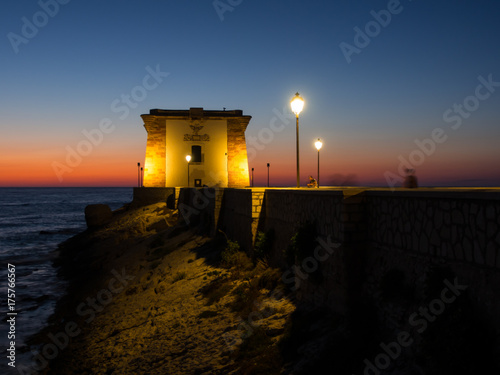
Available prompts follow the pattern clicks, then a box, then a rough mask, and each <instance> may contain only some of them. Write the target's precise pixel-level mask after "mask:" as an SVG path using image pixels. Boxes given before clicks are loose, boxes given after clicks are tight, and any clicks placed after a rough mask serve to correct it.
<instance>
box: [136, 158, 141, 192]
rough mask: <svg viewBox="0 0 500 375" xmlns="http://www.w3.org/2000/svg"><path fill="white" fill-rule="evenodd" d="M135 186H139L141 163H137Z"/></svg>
mask: <svg viewBox="0 0 500 375" xmlns="http://www.w3.org/2000/svg"><path fill="white" fill-rule="evenodd" d="M137 187H141V163H137Z"/></svg>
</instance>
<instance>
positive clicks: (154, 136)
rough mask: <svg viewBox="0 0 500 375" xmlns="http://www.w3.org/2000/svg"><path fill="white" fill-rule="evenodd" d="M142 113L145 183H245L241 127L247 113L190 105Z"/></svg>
mask: <svg viewBox="0 0 500 375" xmlns="http://www.w3.org/2000/svg"><path fill="white" fill-rule="evenodd" d="M141 117H142V119H143V121H144V127H145V128H146V131H147V133H148V139H147V146H146V160H145V166H144V182H143V184H144V186H145V187H174V186H188V185H189V186H192V187H193V186H204V185H207V186H215V185H217V186H221V187H245V186H248V185H249V174H248V158H247V148H246V141H245V130H246V128H247V126H248V123H249V122H250V119H251V118H252V117H251V116H243V111H241V110H232V111H226V110H223V111H208V110H204V109H203V108H190V109H189V110H164V109H152V110H150V112H149V114H147V115H141ZM187 155H190V156H191V161H190V162H189V166H188V162H187V160H186V156H187ZM188 168H189V181H188Z"/></svg>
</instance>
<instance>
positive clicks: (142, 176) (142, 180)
mask: <svg viewBox="0 0 500 375" xmlns="http://www.w3.org/2000/svg"><path fill="white" fill-rule="evenodd" d="M141 187H144V170H143V169H142V167H141Z"/></svg>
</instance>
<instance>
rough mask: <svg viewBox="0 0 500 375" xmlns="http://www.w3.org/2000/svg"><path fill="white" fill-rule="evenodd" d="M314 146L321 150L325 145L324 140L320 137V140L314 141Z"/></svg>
mask: <svg viewBox="0 0 500 375" xmlns="http://www.w3.org/2000/svg"><path fill="white" fill-rule="evenodd" d="M314 146H315V147H316V150H318V151H319V150H321V147H323V142H321V139H319V138H318V140H317V141H316V142H314Z"/></svg>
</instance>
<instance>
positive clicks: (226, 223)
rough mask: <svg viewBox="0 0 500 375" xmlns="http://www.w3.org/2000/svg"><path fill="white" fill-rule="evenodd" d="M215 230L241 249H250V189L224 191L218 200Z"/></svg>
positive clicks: (251, 236)
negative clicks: (218, 207)
mask: <svg viewBox="0 0 500 375" xmlns="http://www.w3.org/2000/svg"><path fill="white" fill-rule="evenodd" d="M217 228H218V229H220V230H221V231H222V232H224V233H225V234H226V235H227V236H228V238H229V239H231V240H233V241H237V242H238V243H239V244H240V246H241V248H242V249H244V250H246V251H249V250H250V249H251V247H252V238H253V235H252V191H251V190H250V189H230V188H229V189H224V193H223V195H222V197H221V200H220V213H219V216H218V220H217Z"/></svg>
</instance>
